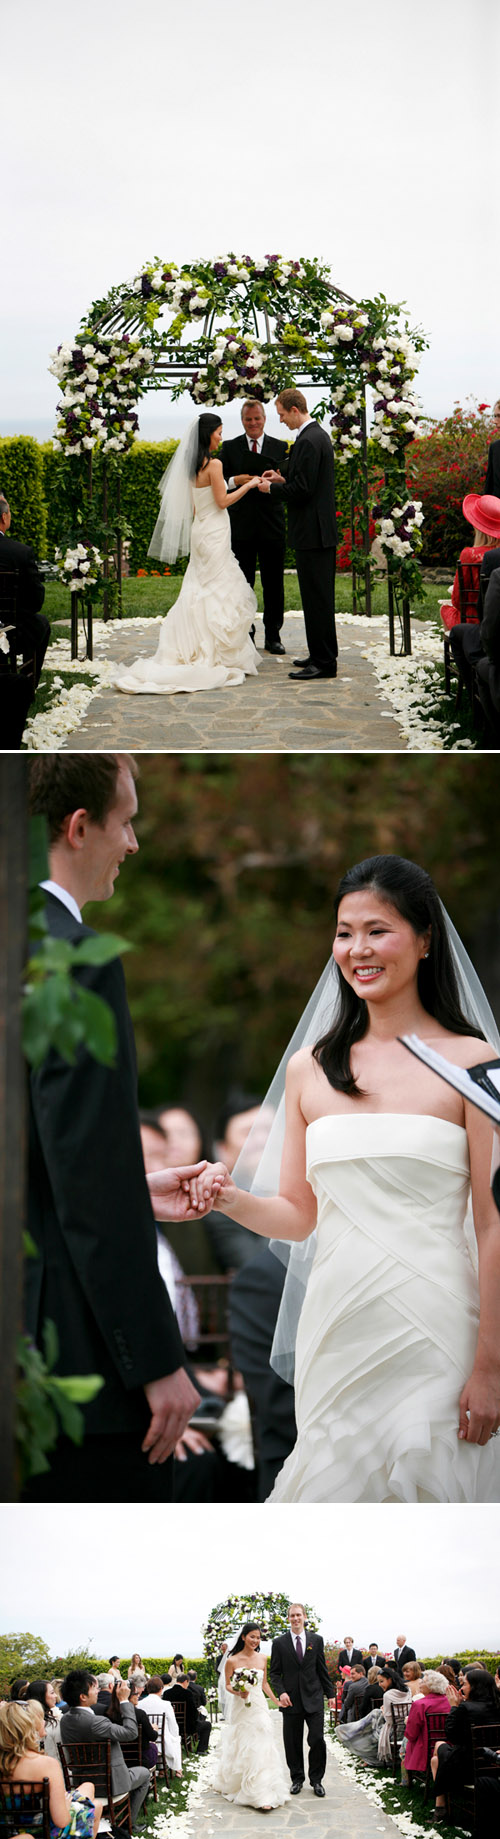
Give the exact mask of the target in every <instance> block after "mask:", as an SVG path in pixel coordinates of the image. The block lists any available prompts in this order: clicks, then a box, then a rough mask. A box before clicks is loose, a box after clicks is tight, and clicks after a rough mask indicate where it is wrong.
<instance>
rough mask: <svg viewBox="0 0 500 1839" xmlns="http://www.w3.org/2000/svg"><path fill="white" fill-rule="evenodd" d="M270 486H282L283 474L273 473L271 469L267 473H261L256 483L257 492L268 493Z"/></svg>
mask: <svg viewBox="0 0 500 1839" xmlns="http://www.w3.org/2000/svg"><path fill="white" fill-rule="evenodd" d="M272 485H284V479H283V473H280V472H274V471H273V470H272V468H270V469H269V471H268V472H265V473H261V475H260V478H259V481H258V486H259V492H270V490H271V486H272Z"/></svg>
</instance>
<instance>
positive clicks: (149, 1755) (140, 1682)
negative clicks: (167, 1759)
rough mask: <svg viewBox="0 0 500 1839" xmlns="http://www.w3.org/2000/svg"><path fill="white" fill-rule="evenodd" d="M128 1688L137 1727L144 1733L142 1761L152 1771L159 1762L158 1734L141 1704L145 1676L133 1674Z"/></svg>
mask: <svg viewBox="0 0 500 1839" xmlns="http://www.w3.org/2000/svg"><path fill="white" fill-rule="evenodd" d="M128 1686H129V1691H130V1704H131V1705H133V1707H134V1711H135V1715H136V1718H137V1727H138V1730H141V1731H142V1760H143V1762H144V1763H145V1764H146V1768H147V1769H152V1768H153V1767H154V1764H155V1763H157V1761H158V1743H157V1736H158V1732H157V1730H155V1728H154V1725H153V1724H151V1721H150V1719H149V1718H148V1714H147V1711H145V1710H144V1707H143V1706H142V1705H141V1704H140V1703H139V1700H140V1697H141V1692H142V1690H143V1686H144V1674H143V1673H137V1674H136V1676H135V1678H134V1675H133V1674H132V1677H131V1679H129V1680H128Z"/></svg>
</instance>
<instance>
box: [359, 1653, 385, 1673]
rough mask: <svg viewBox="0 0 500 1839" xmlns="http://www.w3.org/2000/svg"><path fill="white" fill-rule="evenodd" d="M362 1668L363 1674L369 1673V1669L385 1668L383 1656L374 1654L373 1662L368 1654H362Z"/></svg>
mask: <svg viewBox="0 0 500 1839" xmlns="http://www.w3.org/2000/svg"><path fill="white" fill-rule="evenodd" d="M363 1666H364V1669H365V1673H369V1671H370V1667H383V1666H385V1660H384V1656H383V1654H376V1655H375V1659H374V1660H373V1659H372V1656H371V1654H368V1655H367V1654H363Z"/></svg>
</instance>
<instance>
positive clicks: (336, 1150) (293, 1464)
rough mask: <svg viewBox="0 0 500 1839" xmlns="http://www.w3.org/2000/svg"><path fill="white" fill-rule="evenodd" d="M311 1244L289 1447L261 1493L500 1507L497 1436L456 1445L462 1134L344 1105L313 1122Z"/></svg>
mask: <svg viewBox="0 0 500 1839" xmlns="http://www.w3.org/2000/svg"><path fill="white" fill-rule="evenodd" d="M307 1173H308V1179H309V1181H310V1182H311V1186H312V1188H313V1191H314V1193H315V1195H316V1198H317V1203H318V1229H317V1246H316V1252H315V1257H314V1263H313V1266H312V1270H311V1275H310V1277H309V1282H308V1286H307V1290H306V1294H305V1300H304V1303H303V1307H302V1312H301V1316H300V1322H299V1329H298V1337H297V1350H296V1378H295V1386H296V1396H295V1409H296V1419H297V1427H298V1435H297V1442H296V1444H295V1448H294V1449H293V1450H292V1453H291V1455H290V1456H289V1457H288V1459H287V1461H286V1462H285V1464H284V1467H283V1468H282V1470H281V1471H280V1474H279V1475H278V1477H277V1480H276V1483H275V1486H274V1489H273V1492H272V1494H271V1495H270V1497H269V1498H270V1500H271V1501H273V1502H274V1501H499V1500H500V1437H494V1438H492V1439H491V1440H490V1442H488V1443H487V1444H486V1445H485V1447H484V1448H480V1447H479V1445H477V1444H470V1443H467V1442H466V1441H459V1439H458V1435H457V1432H458V1417H459V1398H460V1393H461V1391H462V1387H463V1385H464V1383H465V1381H466V1379H467V1378H468V1377H469V1375H470V1373H471V1370H472V1366H473V1362H474V1355H475V1348H476V1341H477V1328H478V1319H479V1297H478V1284H477V1277H476V1273H475V1269H474V1267H473V1264H472V1262H471V1257H470V1253H469V1250H468V1246H467V1240H466V1236H465V1233H464V1219H465V1213H466V1208H467V1201H468V1195H469V1155H468V1144H467V1136H466V1132H465V1130H463V1129H462V1128H461V1126H460V1125H457V1124H450V1123H446V1122H445V1121H444V1120H442V1119H440V1118H437V1117H426V1116H420V1115H418V1116H414V1115H409V1116H408V1115H407V1114H397V1115H393V1116H388V1115H383V1114H376V1115H374V1114H368V1113H367V1112H359V1113H358V1114H357V1116H355V1115H354V1114H353V1113H347V1114H346V1113H344V1114H343V1115H342V1116H338V1115H337V1116H328V1117H320V1118H317V1119H316V1120H315V1121H314V1123H312V1124H310V1125H309V1126H308V1129H307Z"/></svg>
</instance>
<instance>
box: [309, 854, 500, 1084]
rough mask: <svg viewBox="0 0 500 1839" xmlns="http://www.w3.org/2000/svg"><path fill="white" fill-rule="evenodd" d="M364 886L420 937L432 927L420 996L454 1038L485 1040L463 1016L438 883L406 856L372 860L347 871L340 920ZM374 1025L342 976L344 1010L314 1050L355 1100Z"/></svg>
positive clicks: (419, 981)
mask: <svg viewBox="0 0 500 1839" xmlns="http://www.w3.org/2000/svg"><path fill="white" fill-rule="evenodd" d="M363 888H373V892H374V894H378V895H379V896H380V899H381V900H385V901H387V903H388V904H389V905H390V906H391V907H396V909H397V911H398V913H400V914H401V917H402V919H405V920H407V921H408V924H409V925H410V926H412V927H413V931H414V932H415V933H416V934H417V935H418V934H421V933H424V932H427V929H428V927H429V926H430V927H431V937H430V945H429V955H428V957H427V958H422V959H421V961H420V964H419V966H418V978H417V984H418V994H419V997H420V1001H421V1003H422V1004H423V1007H424V1009H426V1010H427V1013H428V1015H433V1016H434V1017H435V1019H436V1021H437V1022H439V1023H440V1025H441V1027H443V1028H448V1029H449V1031H450V1033H451V1034H470V1035H475V1036H476V1037H477V1039H478V1040H479V1041H484V1039H485V1036H484V1034H482V1033H481V1029H480V1028H478V1027H477V1026H476V1025H475V1023H474V1022H470V1021H468V1019H467V1016H466V1015H464V1014H463V1011H462V1009H461V1006H460V996H459V990H458V983H457V978H456V975H455V967H454V964H453V958H452V955H451V951H450V946H449V941H448V937H447V933H446V927H445V925H444V923H443V915H442V910H441V905H440V901H439V896H438V894H437V892H436V889H435V887H434V882H433V881H432V880H431V877H430V875H428V874H427V872H426V870H425V869H423V868H419V867H418V864H417V863H416V862H407V861H406V859H405V857H404V856H368V857H367V858H366V861H364V862H357V863H356V864H355V867H354V868H350V869H348V870H347V874H345V875H343V876H342V880H341V882H340V883H339V886H338V888H337V894H336V900H335V919H336V920H337V918H338V911H339V907H340V903H341V901H342V900H343V899H344V896H345V895H346V894H359V893H360V892H361V891H362V889H363ZM367 1027H368V1009H367V1005H366V1002H364V1000H363V997H362V996H357V995H356V992H355V990H353V989H352V988H351V985H350V984H349V983H346V980H345V977H343V976H342V973H341V972H340V973H339V1007H338V1012H337V1014H336V1018H335V1022H334V1024H333V1027H332V1028H330V1029H329V1030H328V1033H327V1034H324V1035H323V1036H322V1038H321V1040H320V1041H317V1042H316V1046H315V1047H314V1048H313V1056H314V1059H315V1060H317V1061H318V1064H319V1066H321V1067H322V1070H323V1072H324V1073H326V1077H327V1079H328V1080H329V1083H330V1085H331V1086H333V1087H334V1090H335V1091H336V1092H345V1093H347V1095H348V1097H349V1098H362V1097H363V1096H364V1094H363V1092H362V1091H361V1087H360V1086H358V1085H356V1081H355V1078H354V1075H353V1073H352V1071H351V1048H352V1047H353V1046H354V1044H355V1042H356V1041H362V1040H363V1036H364V1035H365V1034H366V1030H367Z"/></svg>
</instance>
